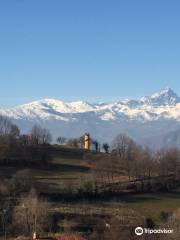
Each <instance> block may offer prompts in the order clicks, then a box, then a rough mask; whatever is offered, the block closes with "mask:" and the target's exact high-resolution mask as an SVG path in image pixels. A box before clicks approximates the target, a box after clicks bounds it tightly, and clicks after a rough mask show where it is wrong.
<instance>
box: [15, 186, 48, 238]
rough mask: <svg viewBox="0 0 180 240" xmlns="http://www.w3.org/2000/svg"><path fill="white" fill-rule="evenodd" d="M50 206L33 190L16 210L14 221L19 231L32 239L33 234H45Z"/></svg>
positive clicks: (22, 199)
mask: <svg viewBox="0 0 180 240" xmlns="http://www.w3.org/2000/svg"><path fill="white" fill-rule="evenodd" d="M49 210H50V205H49V203H48V202H47V201H44V200H42V199H41V198H39V197H38V195H37V193H36V192H35V191H34V190H32V191H31V192H30V193H29V194H28V195H27V196H25V197H23V198H21V199H20V201H19V204H18V205H17V206H16V207H15V208H14V214H13V219H14V223H15V225H16V228H17V229H18V231H21V232H22V233H25V234H26V235H29V236H30V237H32V234H33V232H37V233H40V232H43V231H44V229H45V228H46V226H47V225H48V221H49Z"/></svg>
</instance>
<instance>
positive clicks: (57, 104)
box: [0, 88, 180, 145]
mask: <svg viewBox="0 0 180 240" xmlns="http://www.w3.org/2000/svg"><path fill="white" fill-rule="evenodd" d="M0 114H2V115H5V116H8V117H9V118H11V119H12V121H14V122H15V123H16V124H17V125H18V126H19V127H20V128H21V129H22V131H23V132H27V131H29V129H30V128H31V127H32V125H33V124H35V123H36V124H37V123H38V124H41V125H43V126H45V127H47V128H48V129H49V130H50V131H51V132H52V135H53V137H54V138H56V137H57V136H58V135H63V136H66V137H77V136H80V135H81V134H83V133H84V132H85V131H88V132H90V133H91V134H92V135H93V136H94V137H95V138H97V139H99V140H101V141H107V142H111V141H112V139H113V138H114V137H115V136H116V135H117V134H119V133H122V132H123V133H127V134H128V135H130V136H131V137H133V138H134V139H135V140H137V141H139V142H140V143H142V144H146V141H144V142H142V139H148V138H149V139H151V138H153V139H155V137H156V136H157V135H158V136H160V135H161V134H162V133H164V134H166V133H167V134H169V133H170V132H171V131H172V132H176V130H178V129H180V124H179V123H180V97H179V96H178V95H177V94H176V93H175V92H174V91H173V90H172V89H171V88H165V89H163V90H161V91H159V92H157V93H155V94H153V95H152V96H146V97H142V98H140V99H138V100H129V99H126V100H123V101H118V102H115V103H95V104H92V103H88V102H83V101H75V102H69V103H67V102H63V101H60V100H56V99H43V100H39V101H34V102H31V103H27V104H23V105H20V106H17V107H14V108H9V109H4V108H1V109H0ZM176 139H177V138H176ZM152 141H153V140H152ZM147 142H148V141H147ZM162 142H163V141H162ZM148 145H149V143H148ZM166 145H167V144H166ZM171 145H172V143H171Z"/></svg>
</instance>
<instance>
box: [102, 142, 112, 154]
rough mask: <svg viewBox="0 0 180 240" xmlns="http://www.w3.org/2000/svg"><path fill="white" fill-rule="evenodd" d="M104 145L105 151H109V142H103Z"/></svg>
mask: <svg viewBox="0 0 180 240" xmlns="http://www.w3.org/2000/svg"><path fill="white" fill-rule="evenodd" d="M102 147H103V149H104V151H105V153H109V148H110V146H109V144H108V143H103V145H102Z"/></svg>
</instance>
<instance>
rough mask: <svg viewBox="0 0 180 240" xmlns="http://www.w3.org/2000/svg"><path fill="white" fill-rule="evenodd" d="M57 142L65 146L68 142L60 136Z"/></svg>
mask: <svg viewBox="0 0 180 240" xmlns="http://www.w3.org/2000/svg"><path fill="white" fill-rule="evenodd" d="M56 141H57V142H58V143H59V144H64V143H65V142H66V138H65V137H61V136H59V137H58V138H57V139H56Z"/></svg>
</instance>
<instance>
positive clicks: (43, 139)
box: [30, 125, 52, 145]
mask: <svg viewBox="0 0 180 240" xmlns="http://www.w3.org/2000/svg"><path fill="white" fill-rule="evenodd" d="M30 139H31V142H32V144H34V145H39V144H49V143H50V142H51V141H52V136H51V134H50V132H49V130H48V129H46V128H41V127H40V126H38V125H34V126H33V128H32V130H31V133H30Z"/></svg>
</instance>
